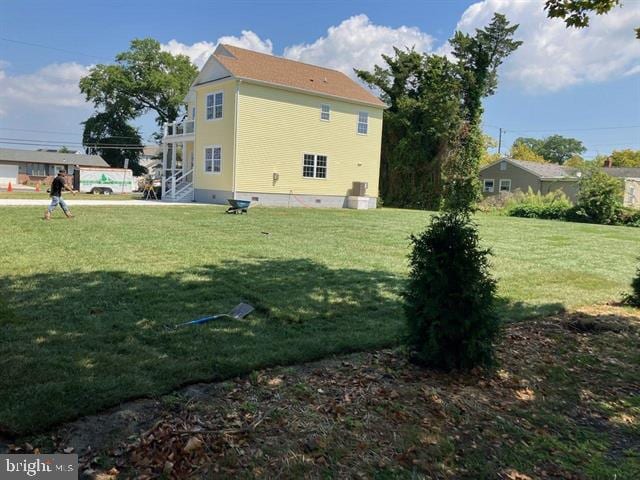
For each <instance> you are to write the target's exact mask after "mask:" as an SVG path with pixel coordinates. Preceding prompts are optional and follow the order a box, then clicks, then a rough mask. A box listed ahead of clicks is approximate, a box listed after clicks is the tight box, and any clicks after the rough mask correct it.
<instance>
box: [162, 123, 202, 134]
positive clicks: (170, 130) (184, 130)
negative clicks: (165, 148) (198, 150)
mask: <svg viewBox="0 0 640 480" xmlns="http://www.w3.org/2000/svg"><path fill="white" fill-rule="evenodd" d="M195 131H196V121H195V120H185V121H183V122H173V123H165V124H164V136H165V137H176V136H181V135H193V133H194V132H195Z"/></svg>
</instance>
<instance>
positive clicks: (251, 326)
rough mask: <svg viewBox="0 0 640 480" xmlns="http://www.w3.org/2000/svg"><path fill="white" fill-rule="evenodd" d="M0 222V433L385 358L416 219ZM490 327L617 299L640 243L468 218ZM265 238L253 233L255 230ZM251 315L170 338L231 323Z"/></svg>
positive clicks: (296, 216)
mask: <svg viewBox="0 0 640 480" xmlns="http://www.w3.org/2000/svg"><path fill="white" fill-rule="evenodd" d="M41 210H42V208H40V207H38V208H35V207H7V208H1V209H0V293H1V296H0V370H1V371H2V372H3V374H2V376H0V430H4V431H8V432H18V433H23V432H28V431H40V430H43V429H46V428H47V427H49V426H51V425H53V424H56V423H59V422H61V421H64V420H68V419H72V418H75V417H77V416H79V415H83V414H89V413H93V412H97V411H100V410H102V409H104V408H107V407H109V406H113V405H115V404H117V403H119V402H121V401H123V400H125V399H127V398H133V397H139V396H148V395H157V394H161V393H166V392H168V391H171V390H172V389H174V388H176V387H178V386H179V385H183V384H186V383H190V382H196V381H211V380H215V379H222V378H228V377H230V376H234V375H237V374H241V373H246V372H248V371H251V370H253V369H255V368H259V367H265V366H271V365H277V364H291V363H299V362H304V361H308V360H313V359H318V358H321V357H323V356H327V355H330V354H333V353H338V352H349V351H356V350H365V349H373V348H379V347H386V346H391V345H395V344H397V343H398V342H399V339H400V338H401V336H402V335H403V333H404V330H403V327H404V324H403V313H402V303H401V297H400V292H401V290H402V288H403V285H404V282H405V279H406V274H407V261H406V257H407V254H408V252H409V239H408V237H409V235H410V234H411V233H418V232H420V231H421V230H422V229H423V228H424V226H425V225H426V223H427V220H428V217H429V214H427V213H425V212H419V211H401V210H392V209H382V210H376V211H363V212H358V211H351V210H310V209H266V208H256V209H252V210H251V211H250V213H249V214H248V215H243V216H239V215H238V216H236V215H225V214H224V213H223V212H224V208H222V207H214V206H212V207H177V206H167V207H154V208H141V207H126V206H117V205H114V206H106V207H76V208H74V213H75V214H76V215H77V217H76V218H75V219H74V220H66V219H64V218H63V217H62V215H61V212H60V211H57V212H56V214H55V216H54V219H53V220H52V221H50V222H44V221H42V220H40V218H39V217H40V216H41V214H42V212H41ZM478 221H479V223H480V230H481V235H482V238H483V241H484V243H485V245H486V246H488V247H491V248H492V249H493V252H494V256H493V259H492V262H493V265H494V272H495V276H496V277H497V278H498V280H499V293H500V295H501V297H502V302H501V306H500V309H501V314H502V315H503V316H504V318H505V319H506V320H509V321H513V320H518V319H521V318H524V317H526V316H531V315H537V314H542V313H551V312H554V311H558V310H560V309H562V308H571V307H576V306H579V305H585V304H592V303H597V302H605V301H610V300H614V299H617V298H619V295H620V292H622V291H624V290H625V289H627V288H628V285H629V283H630V281H631V278H632V275H633V272H634V269H635V257H636V256H637V255H638V254H640V230H637V229H633V228H628V227H606V226H597V225H582V224H572V223H563V222H553V221H539V220H527V219H518V218H508V217H498V216H480V217H479V218H478ZM263 232H264V233H263ZM240 301H248V302H250V303H252V304H253V305H254V306H255V307H256V309H257V311H256V312H255V313H254V314H252V315H251V316H249V317H248V318H246V319H245V320H242V321H229V320H218V321H215V322H211V323H208V324H206V325H202V326H194V327H186V328H183V329H180V330H177V331H172V330H167V329H166V328H165V326H166V325H174V324H176V323H180V322H184V321H188V320H191V319H194V318H197V317H200V316H203V315H209V314H214V313H221V312H226V311H229V310H230V309H231V308H232V307H233V306H234V305H236V304H237V303H238V302H240Z"/></svg>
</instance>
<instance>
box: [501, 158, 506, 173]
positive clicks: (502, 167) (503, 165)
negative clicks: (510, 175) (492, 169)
mask: <svg viewBox="0 0 640 480" xmlns="http://www.w3.org/2000/svg"><path fill="white" fill-rule="evenodd" d="M506 169H507V162H505V161H504V160H503V161H501V162H500V170H501V171H503V172H504V171H505V170H506Z"/></svg>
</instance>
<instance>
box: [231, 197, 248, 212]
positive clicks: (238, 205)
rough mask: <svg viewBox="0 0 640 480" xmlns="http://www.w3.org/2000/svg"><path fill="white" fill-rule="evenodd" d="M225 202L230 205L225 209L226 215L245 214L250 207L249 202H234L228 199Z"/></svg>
mask: <svg viewBox="0 0 640 480" xmlns="http://www.w3.org/2000/svg"><path fill="white" fill-rule="evenodd" d="M227 202H229V205H231V206H230V207H229V208H227V213H236V214H237V213H240V214H242V213H247V210H248V209H249V205H251V200H234V199H233V198H228V199H227Z"/></svg>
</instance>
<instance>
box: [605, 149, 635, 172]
mask: <svg viewBox="0 0 640 480" xmlns="http://www.w3.org/2000/svg"><path fill="white" fill-rule="evenodd" d="M596 159H597V162H596V163H597V164H598V165H599V166H601V167H602V166H603V165H604V161H605V160H606V159H608V160H610V161H611V166H612V167H628V168H640V150H631V149H630V148H627V149H625V150H614V151H613V152H611V154H610V155H608V156H607V155H598V157H596Z"/></svg>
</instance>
